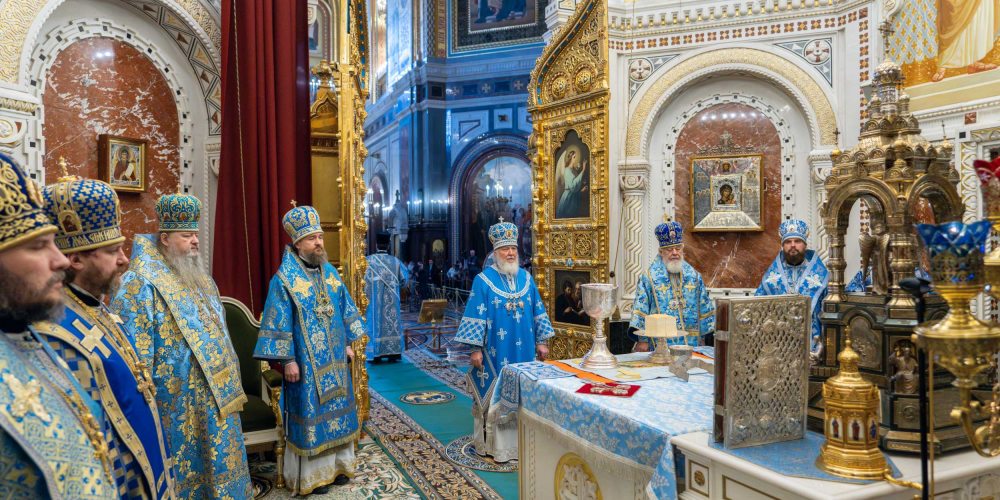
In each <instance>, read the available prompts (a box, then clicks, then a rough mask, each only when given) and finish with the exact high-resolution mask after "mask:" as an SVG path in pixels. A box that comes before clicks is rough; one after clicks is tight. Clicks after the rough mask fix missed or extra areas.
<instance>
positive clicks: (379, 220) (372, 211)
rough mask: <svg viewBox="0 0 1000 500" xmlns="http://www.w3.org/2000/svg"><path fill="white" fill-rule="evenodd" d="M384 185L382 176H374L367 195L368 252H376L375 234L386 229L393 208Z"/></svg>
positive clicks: (366, 237)
mask: <svg viewBox="0 0 1000 500" xmlns="http://www.w3.org/2000/svg"><path fill="white" fill-rule="evenodd" d="M382 186H383V184H382V180H381V178H379V177H377V176H376V177H373V178H372V181H371V185H369V186H368V193H367V194H366V195H365V219H366V221H367V222H368V234H367V235H366V236H365V239H366V241H367V245H368V253H375V251H376V249H375V235H376V234H378V233H380V232H382V231H383V230H384V229H383V228H384V227H385V218H386V216H387V215H388V214H389V210H390V209H391V208H392V206H391V204H388V203H387V201H386V196H385V188H383V187H382Z"/></svg>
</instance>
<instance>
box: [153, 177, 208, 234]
mask: <svg viewBox="0 0 1000 500" xmlns="http://www.w3.org/2000/svg"><path fill="white" fill-rule="evenodd" d="M200 217H201V201H200V200H198V198H195V197H194V196H191V195H189V194H184V193H183V186H182V184H181V183H179V182H178V183H177V192H176V193H174V194H165V195H163V196H161V197H160V198H159V199H158V200H156V218H157V219H159V221H160V228H159V231H160V232H162V233H170V232H191V233H196V232H198V219H199V218H200Z"/></svg>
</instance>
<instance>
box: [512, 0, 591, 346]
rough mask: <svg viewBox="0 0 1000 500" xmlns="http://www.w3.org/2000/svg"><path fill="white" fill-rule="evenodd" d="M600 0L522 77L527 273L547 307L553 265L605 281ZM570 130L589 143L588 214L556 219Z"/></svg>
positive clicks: (579, 336) (565, 339)
mask: <svg viewBox="0 0 1000 500" xmlns="http://www.w3.org/2000/svg"><path fill="white" fill-rule="evenodd" d="M607 24H608V23H607V4H606V1H605V0H588V1H583V2H580V3H579V4H578V5H577V7H576V11H575V12H574V13H573V16H572V17H571V18H570V19H569V21H568V22H567V23H566V26H565V27H564V28H563V29H562V30H560V31H559V33H557V34H556V35H555V36H554V37H553V39H552V40H551V42H550V43H549V44H548V46H546V48H545V50H544V51H543V52H542V55H541V57H539V58H538V61H537V62H536V64H535V69H534V70H532V72H531V83H530V84H529V92H530V101H529V102H530V104H531V105H530V107H529V108H528V112H529V113H531V118H532V122H533V124H534V125H533V131H532V134H531V137H530V138H529V139H528V149H529V151H528V156H529V157H530V158H531V159H532V160H531V164H532V175H533V178H534V183H533V184H534V185H533V187H532V189H533V204H534V210H535V214H534V219H535V223H534V227H533V230H534V239H533V242H532V245H533V246H534V263H533V264H534V266H533V267H534V273H535V282H536V283H537V284H538V289H539V290H538V291H539V293H540V294H541V296H542V301H543V302H544V303H545V304H546V305H547V306H548V310H549V311H550V312H551V311H552V310H553V306H554V304H555V295H554V294H553V293H552V291H551V289H550V286H549V285H548V284H549V283H553V279H554V276H555V271H556V270H557V269H559V270H572V271H590V276H591V279H592V280H593V281H596V282H608V281H609V275H608V268H609V263H608V260H609V259H608V254H609V250H608V249H609V243H608V218H609V215H608V214H609V210H610V209H609V204H610V200H609V198H608V186H609V179H610V172H609V169H608V156H607V154H608V115H609V113H608V102H609V99H610V93H609V91H608V71H609V69H608V43H607ZM570 130H575V131H576V133H577V134H578V135H579V136H580V139H581V140H582V141H583V143H584V144H586V145H587V147H588V148H590V162H591V163H590V216H589V217H587V218H582V219H559V220H558V221H555V202H556V200H555V199H554V193H553V191H554V189H555V185H556V179H555V161H554V160H555V153H556V151H558V150H559V148H560V146H561V145H562V143H563V141H564V140H565V139H566V134H567V133H568V132H569V131H570ZM554 327H555V330H556V336H555V338H553V339H552V340H550V341H549V348H550V355H551V356H552V357H553V358H554V359H567V358H574V357H580V356H582V355H584V354H585V353H586V352H587V351H588V350H590V347H591V343H592V338H591V337H592V335H593V333H594V327H593V326H589V327H584V326H580V325H567V324H563V323H557V324H555V325H554Z"/></svg>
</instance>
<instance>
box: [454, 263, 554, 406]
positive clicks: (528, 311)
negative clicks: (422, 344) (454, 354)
mask: <svg viewBox="0 0 1000 500" xmlns="http://www.w3.org/2000/svg"><path fill="white" fill-rule="evenodd" d="M505 279H506V278H504V276H503V275H501V273H500V271H498V270H497V268H496V266H490V267H488V268H486V269H484V270H483V272H481V273H479V274H477V275H476V279H475V280H473V282H472V291H471V292H470V293H469V301H468V302H466V304H465V314H464V315H463V316H462V321H461V323H460V324H459V326H458V335H457V336H456V337H455V341H456V342H461V343H463V344H468V345H471V346H473V348H479V349H482V351H483V369H482V370H480V369H478V368H476V367H472V368H470V369H469V372H468V374H467V375H466V378H467V380H468V384H469V387H471V388H473V389H474V390H473V391H472V396H473V407H472V408H473V409H472V412H473V414H474V415H480V416H484V415H485V414H486V412H487V411H488V409H489V408H488V407H489V405H490V399H491V397H492V395H493V390H494V387H495V386H496V382H497V377H498V376H499V375H500V370H501V369H503V367H504V366H507V365H508V364H510V363H523V362H526V361H531V360H533V359H535V345H537V344H544V343H545V341H546V340H548V339H549V338H550V337H552V336H553V335H555V331H553V329H552V323H551V322H550V321H549V316H548V314H546V312H545V305H544V304H543V303H542V298H541V296H540V295H539V294H538V288H537V287H536V286H535V282H534V280H532V279H531V275H530V274H528V272H527V271H525V270H524V269H518V271H517V277H516V278H515V282H514V286H509V285H508V284H507V283H506V282H505Z"/></svg>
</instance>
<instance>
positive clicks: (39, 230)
mask: <svg viewBox="0 0 1000 500" xmlns="http://www.w3.org/2000/svg"><path fill="white" fill-rule="evenodd" d="M0 189H2V190H3V193H4V196H0V252H2V251H4V250H6V249H8V248H11V247H14V246H17V245H20V244H21V243H24V242H25V241H28V240H30V239H32V238H36V237H38V236H42V235H44V234H49V233H54V232H56V231H57V228H56V227H55V226H54V225H52V221H50V220H49V218H48V216H46V215H45V210H44V209H43V203H44V202H43V201H42V196H41V194H40V193H39V192H38V187H37V186H35V181H33V180H31V178H29V177H28V176H27V175H26V174H25V173H24V170H22V169H21V166H20V165H18V164H17V162H16V161H14V159H13V158H11V157H10V156H7V154H5V153H0Z"/></svg>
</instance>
